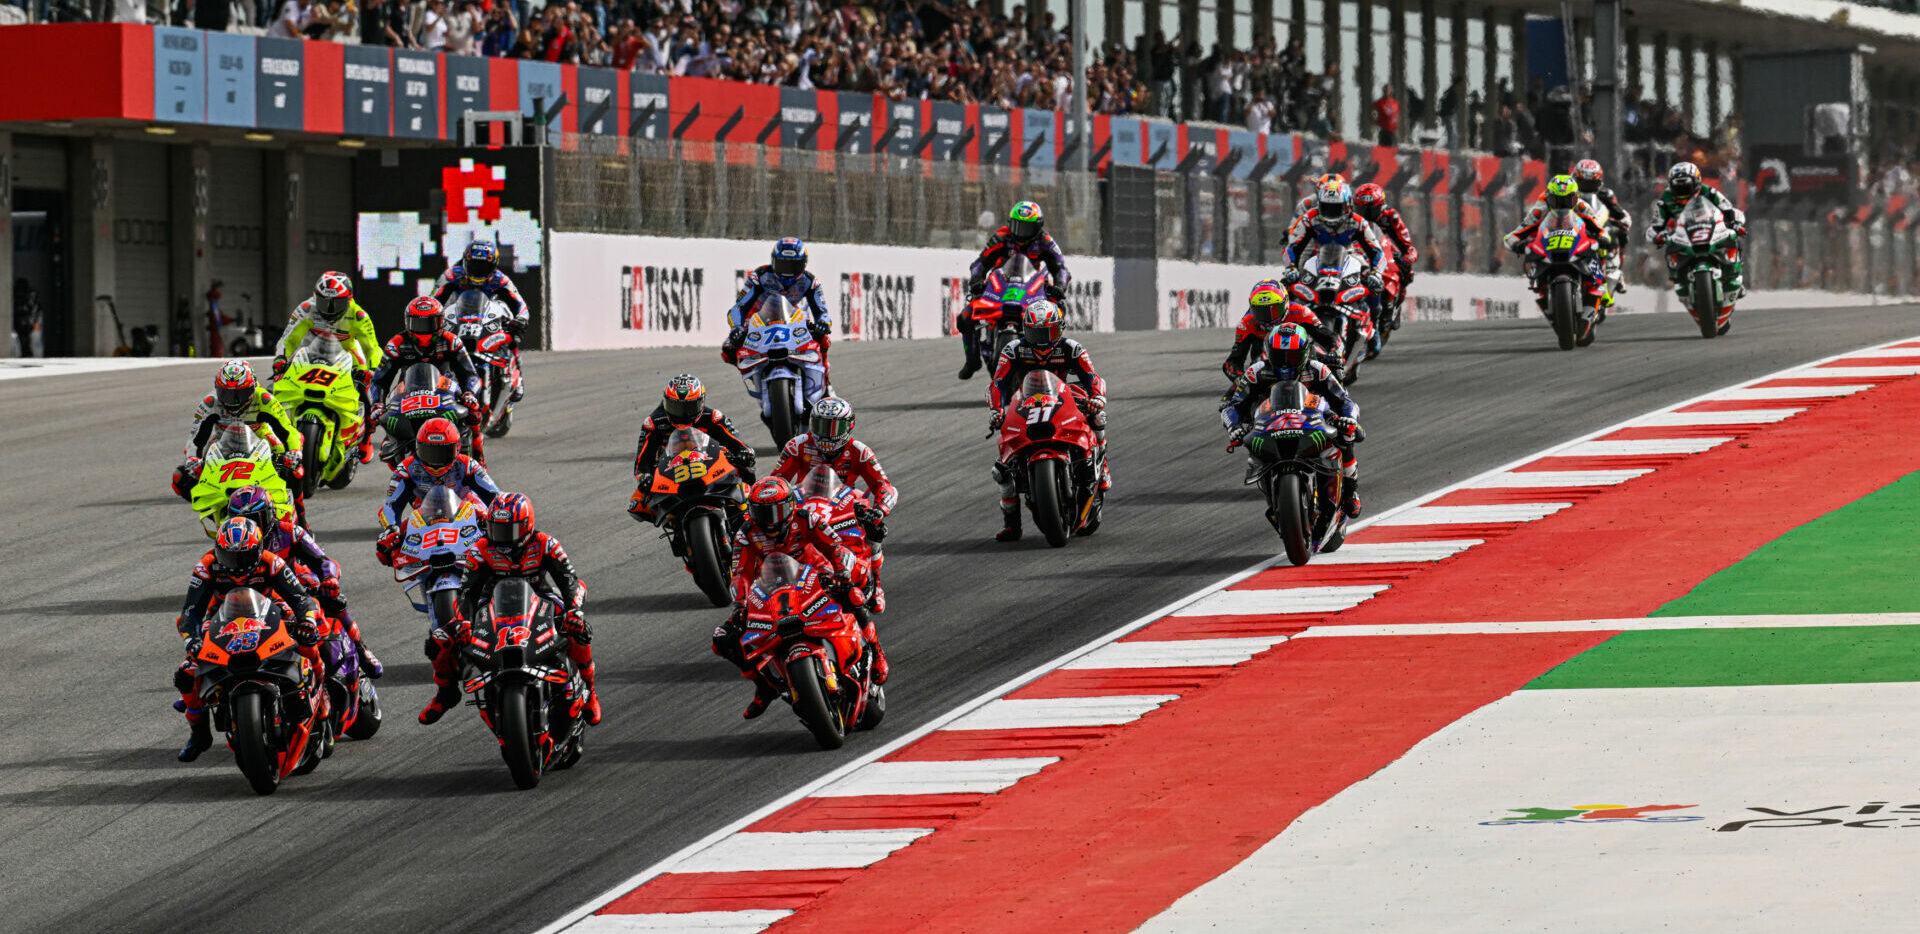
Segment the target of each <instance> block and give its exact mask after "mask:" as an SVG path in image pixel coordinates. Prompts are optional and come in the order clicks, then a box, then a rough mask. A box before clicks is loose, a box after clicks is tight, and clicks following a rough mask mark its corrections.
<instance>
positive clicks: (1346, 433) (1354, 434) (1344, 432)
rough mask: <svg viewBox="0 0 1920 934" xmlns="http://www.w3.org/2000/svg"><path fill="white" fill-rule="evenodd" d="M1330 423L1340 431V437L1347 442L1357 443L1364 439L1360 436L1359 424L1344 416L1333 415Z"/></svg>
mask: <svg viewBox="0 0 1920 934" xmlns="http://www.w3.org/2000/svg"><path fill="white" fill-rule="evenodd" d="M1331 421H1332V422H1333V425H1334V427H1335V428H1338V429H1340V437H1341V438H1343V439H1345V440H1347V441H1358V440H1360V439H1361V438H1363V437H1365V436H1364V435H1363V434H1361V431H1360V423H1359V422H1357V421H1354V420H1353V419H1351V418H1348V417H1346V416H1345V415H1335V416H1334V417H1333V418H1332V419H1331Z"/></svg>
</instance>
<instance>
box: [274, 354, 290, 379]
mask: <svg viewBox="0 0 1920 934" xmlns="http://www.w3.org/2000/svg"><path fill="white" fill-rule="evenodd" d="M286 371H287V361H286V359H285V358H284V357H275V358H273V378H274V379H279V378H280V374H282V373H285V372H286Z"/></svg>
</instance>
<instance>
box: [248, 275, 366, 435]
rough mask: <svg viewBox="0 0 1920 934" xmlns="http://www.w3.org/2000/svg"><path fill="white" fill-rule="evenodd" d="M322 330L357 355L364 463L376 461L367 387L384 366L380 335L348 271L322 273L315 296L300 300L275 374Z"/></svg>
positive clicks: (282, 341)
mask: <svg viewBox="0 0 1920 934" xmlns="http://www.w3.org/2000/svg"><path fill="white" fill-rule="evenodd" d="M316 331H317V332H319V333H321V334H325V335H327V336H329V337H332V338H333V339H334V340H337V341H339V342H340V345H341V346H342V347H345V348H347V350H348V352H349V353H351V354H353V385H354V388H356V389H358V390H359V391H360V418H361V420H362V422H363V423H364V424H365V428H364V429H363V430H362V431H361V432H360V449H359V456H360V462H361V463H363V464H364V463H366V462H368V461H371V460H373V422H372V421H371V417H372V414H373V399H372V397H371V394H370V393H368V392H367V387H368V386H370V385H372V383H373V370H374V368H375V367H378V366H379V365H380V335H379V334H377V333H375V332H374V329H373V319H372V318H370V317H368V316H367V310H366V309H365V308H362V307H360V303H359V302H356V301H354V300H353V280H351V279H349V278H347V277H346V275H345V274H344V273H338V272H327V273H321V275H320V280H319V281H318V282H315V283H314V284H313V296H312V297H310V298H308V299H307V300H306V301H303V302H301V303H300V307H298V308H295V309H294V310H293V315H292V316H291V317H289V318H288V319H287V330H286V332H285V333H283V334H282V335H281V337H280V347H279V350H278V351H277V352H276V353H275V354H274V358H273V376H274V378H275V379H279V378H280V374H281V373H283V372H285V371H286V369H287V362H288V361H289V360H291V359H292V358H293V353H294V351H296V350H299V349H300V342H301V341H303V340H306V337H307V335H308V334H309V333H312V332H316Z"/></svg>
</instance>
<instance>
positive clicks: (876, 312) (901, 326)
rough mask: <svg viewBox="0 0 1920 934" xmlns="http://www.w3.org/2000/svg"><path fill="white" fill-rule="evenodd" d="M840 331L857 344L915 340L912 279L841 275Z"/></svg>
mask: <svg viewBox="0 0 1920 934" xmlns="http://www.w3.org/2000/svg"><path fill="white" fill-rule="evenodd" d="M840 330H841V332H842V333H845V334H851V335H852V336H853V337H854V339H855V340H864V341H884V340H896V339H901V338H910V337H912V336H913V277H912V276H890V275H879V274H875V273H871V272H843V273H841V274H840Z"/></svg>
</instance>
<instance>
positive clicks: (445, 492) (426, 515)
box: [420, 486, 460, 522]
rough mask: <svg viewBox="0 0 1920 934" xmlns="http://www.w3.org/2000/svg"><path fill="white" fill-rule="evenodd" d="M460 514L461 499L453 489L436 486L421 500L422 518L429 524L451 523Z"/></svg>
mask: <svg viewBox="0 0 1920 934" xmlns="http://www.w3.org/2000/svg"><path fill="white" fill-rule="evenodd" d="M459 514H460V498H459V497H458V496H455V495H453V488H452V487H445V486H436V487H434V488H433V489H432V490H429V491H427V495H426V497H425V498H424V499H422V500H420V518H421V519H423V520H425V521H427V522H450V521H452V520H453V518H454V517H455V516H457V515H459Z"/></svg>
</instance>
